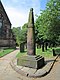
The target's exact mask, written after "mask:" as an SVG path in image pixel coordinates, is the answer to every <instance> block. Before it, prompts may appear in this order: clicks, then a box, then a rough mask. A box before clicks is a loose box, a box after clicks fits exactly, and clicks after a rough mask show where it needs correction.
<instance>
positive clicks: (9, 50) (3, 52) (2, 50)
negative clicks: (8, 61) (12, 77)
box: [0, 49, 14, 57]
mask: <svg viewBox="0 0 60 80" xmlns="http://www.w3.org/2000/svg"><path fill="white" fill-rule="evenodd" d="M12 51H14V49H1V50H0V57H3V56H5V55H6V54H9V53H10V52H12Z"/></svg>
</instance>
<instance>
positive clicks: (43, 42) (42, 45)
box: [42, 42, 44, 52]
mask: <svg viewBox="0 0 60 80" xmlns="http://www.w3.org/2000/svg"><path fill="white" fill-rule="evenodd" d="M42 51H43V52H44V42H43V43H42Z"/></svg>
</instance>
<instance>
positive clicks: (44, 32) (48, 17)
mask: <svg viewBox="0 0 60 80" xmlns="http://www.w3.org/2000/svg"><path fill="white" fill-rule="evenodd" d="M35 27H36V33H37V39H38V40H40V39H43V40H45V39H48V40H52V41H53V42H56V41H58V40H60V38H59V36H60V0H50V1H49V2H48V3H47V5H46V9H45V10H43V11H42V13H41V15H40V16H38V18H37V19H36V23H35Z"/></svg>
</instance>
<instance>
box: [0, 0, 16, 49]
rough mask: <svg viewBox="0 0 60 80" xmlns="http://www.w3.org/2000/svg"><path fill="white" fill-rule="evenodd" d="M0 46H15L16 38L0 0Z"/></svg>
mask: <svg viewBox="0 0 60 80" xmlns="http://www.w3.org/2000/svg"><path fill="white" fill-rule="evenodd" d="M1 47H9V48H15V47H16V40H15V38H14V35H13V32H12V30H11V22H10V20H9V18H8V16H7V14H6V11H5V9H4V7H3V4H2V2H1V0H0V48H1Z"/></svg>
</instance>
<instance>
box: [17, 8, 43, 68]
mask: <svg viewBox="0 0 60 80" xmlns="http://www.w3.org/2000/svg"><path fill="white" fill-rule="evenodd" d="M35 50H36V49H35V28H34V15H33V8H31V9H30V12H29V20H28V31H27V55H25V56H21V57H20V58H19V59H17V64H18V65H20V66H26V67H30V68H35V69H39V68H41V67H42V66H43V65H44V57H42V56H39V55H38V56H36V51H35Z"/></svg>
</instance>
